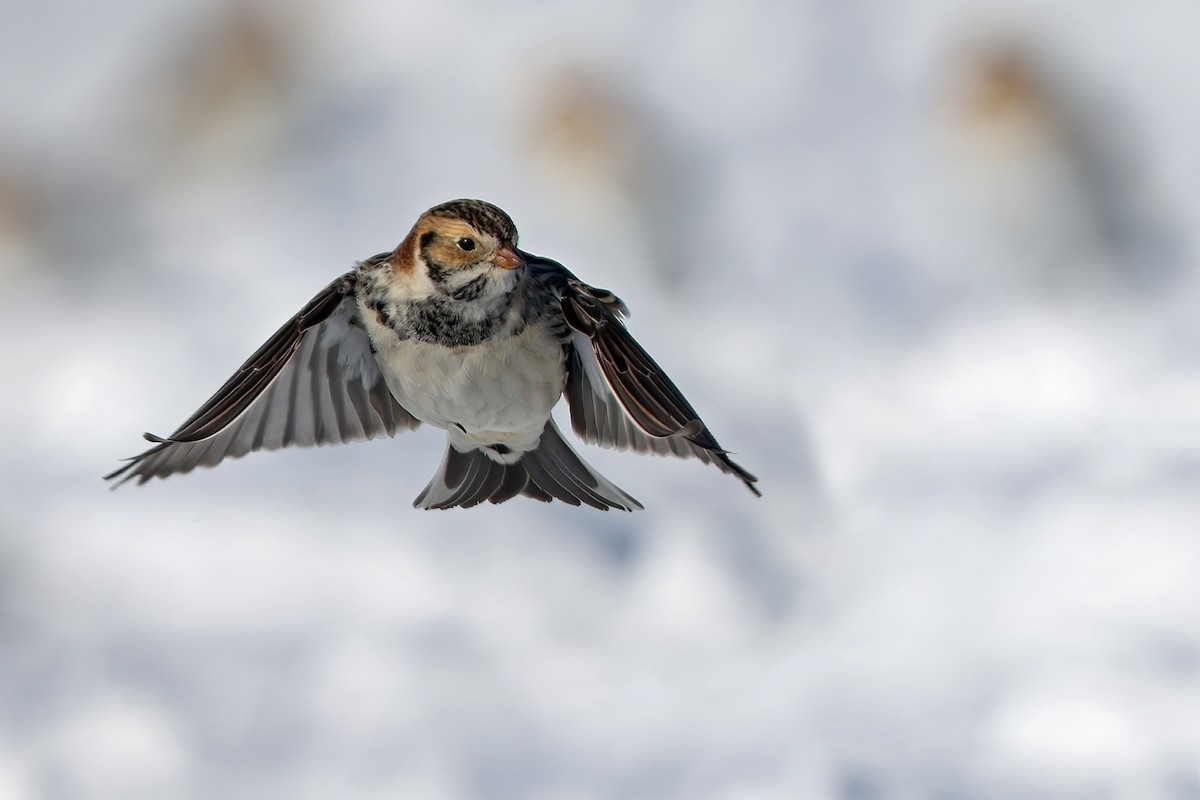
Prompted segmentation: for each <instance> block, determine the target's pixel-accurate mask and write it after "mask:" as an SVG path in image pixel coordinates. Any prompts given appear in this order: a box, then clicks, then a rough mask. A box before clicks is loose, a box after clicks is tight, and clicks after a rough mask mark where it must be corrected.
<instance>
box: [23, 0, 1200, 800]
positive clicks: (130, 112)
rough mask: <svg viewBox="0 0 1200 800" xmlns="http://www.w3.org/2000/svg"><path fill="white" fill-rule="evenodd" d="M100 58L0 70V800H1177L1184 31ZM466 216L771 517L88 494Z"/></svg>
mask: <svg viewBox="0 0 1200 800" xmlns="http://www.w3.org/2000/svg"><path fill="white" fill-rule="evenodd" d="M100 9H101V7H99V6H91V5H88V4H85V3H79V2H77V1H76V0H64V1H63V2H59V3H53V4H40V5H39V4H25V5H24V6H21V7H19V8H14V9H11V10H10V12H9V13H8V15H7V17H8V24H6V25H4V26H0V43H2V44H3V47H0V66H3V67H4V68H3V69H0V113H2V114H3V117H4V119H6V120H8V122H7V124H6V125H5V126H4V129H3V130H2V131H0V276H3V278H4V280H5V285H6V287H7V288H6V289H5V291H4V292H3V293H0V311H2V312H3V313H2V314H0V334H2V335H0V359H2V361H3V363H4V364H5V366H6V368H7V375H8V381H7V384H6V385H7V386H8V390H7V391H6V392H5V400H4V403H3V405H2V406H0V411H2V415H0V425H2V426H3V429H2V432H3V435H4V441H5V444H6V446H5V448H3V450H2V451H0V468H2V469H3V472H4V482H5V486H6V490H7V494H6V499H7V502H6V503H4V504H3V506H2V507H0V797H5V798H8V797H12V798H18V799H19V800H24V798H42V797H46V798H93V797H95V798H101V797H105V798H107V797H123V798H143V797H144V798H161V797H178V798H189V797H197V798H201V797H214V796H222V797H255V798H276V797H278V798H307V797H313V798H317V797H322V798H324V797H330V796H354V797H367V798H370V797H397V796H399V797H414V798H416V797H419V798H458V797H489V798H535V799H536V798H554V799H556V800H557V799H558V798H567V799H568V800H569V799H571V798H580V800H585V799H590V798H622V800H625V799H627V798H653V799H654V800H669V799H670V798H689V799H691V798H730V799H731V800H733V799H737V800H740V799H743V798H745V799H749V798H756V799H758V798H761V799H763V800H766V799H767V798H797V797H800V798H847V799H848V800H850V799H855V800H858V799H865V798H927V797H958V798H971V800H975V799H976V798H980V799H981V800H988V799H989V798H1005V799H1006V800H1007V799H1008V798H1030V799H1031V800H1032V798H1038V799H1039V800H1041V799H1043V798H1055V799H1057V798H1064V799H1074V798H1093V797H1112V798H1181V799H1182V798H1197V797H1200V724H1197V722H1196V720H1197V719H1200V613H1198V611H1200V581H1197V580H1196V576H1197V574H1200V535H1198V534H1197V528H1198V525H1197V522H1196V521H1197V520H1200V492H1197V491H1196V485H1197V481H1198V480H1200V410H1198V409H1200V355H1197V354H1198V353H1200V314H1197V313H1196V308H1197V307H1198V305H1200V303H1198V301H1200V281H1198V280H1197V274H1196V269H1195V267H1194V264H1193V261H1194V258H1195V255H1194V254H1195V250H1196V246H1197V244H1200V237H1198V236H1197V231H1198V230H1200V224H1198V223H1200V219H1198V218H1197V211H1196V209H1198V208H1200V192H1198V190H1197V188H1196V181H1195V177H1196V175H1198V174H1200V149H1197V148H1196V147H1195V142H1196V141H1197V140H1198V139H1200V106H1198V105H1197V104H1196V103H1195V102H1194V97H1193V95H1194V92H1193V91H1192V88H1191V87H1194V86H1195V85H1197V80H1200V56H1198V55H1197V53H1196V50H1195V46H1194V32H1195V30H1196V29H1197V28H1196V26H1197V24H1198V23H1200V17H1198V16H1197V11H1196V7H1195V4H1194V3H1189V2H1186V1H1185V0H1157V1H1156V2H1148V3H1108V4H1104V7H1103V8H1102V9H1101V8H1098V7H1097V6H1096V5H1095V4H1093V3H1084V2H1076V1H1074V0H1059V1H1058V2H1053V3H1028V2H1027V3H1012V4H1004V5H1003V6H1001V5H999V4H990V3H985V2H973V3H960V2H953V0H905V2H898V3H885V2H880V1H879V0H863V1H862V2H850V3H817V2H800V3H790V4H789V3H778V2H770V1H769V0H745V1H744V2H739V3H736V4H735V3H731V2H715V3H709V4H699V5H697V4H685V3H679V2H670V3H663V4H651V5H646V4H640V3H633V2H610V3H597V2H587V3H578V4H556V5H543V4H535V3H530V2H523V3H518V4H508V5H505V6H500V5H487V4H483V3H478V2H472V1H471V0H448V1H447V2H440V3H436V4H433V3H430V4H424V5H409V4H399V5H397V4H386V3H379V2H376V1H374V0H358V1H357V2H350V3H338V4H334V3H329V2H325V0H310V1H309V2H307V3H294V4H285V3H280V2H261V3H257V4H231V3H215V4H214V3H201V2H198V0H185V1H184V2H178V3H174V4H171V5H170V7H169V8H168V7H167V6H161V5H160V4H154V3H147V2H137V0H123V1H122V2H114V3H108V4H104V6H103V13H101V11H100ZM461 196H478V197H482V198H484V199H487V200H491V201H493V202H496V203H497V204H499V205H501V206H502V207H504V208H505V209H506V210H508V211H509V212H510V213H511V214H512V216H513V217H514V219H515V220H516V222H517V224H518V226H519V227H520V229H521V237H522V238H521V244H522V246H523V247H524V248H526V249H528V250H531V251H533V252H537V253H541V254H545V255H548V256H551V257H553V258H556V259H558V260H561V261H562V262H564V263H565V264H567V265H568V266H569V267H570V268H572V269H573V270H575V271H576V272H577V273H578V274H579V275H580V276H581V277H582V278H583V279H584V280H587V281H589V282H593V283H595V284H597V285H600V286H605V287H608V288H611V289H613V290H614V291H616V292H617V293H618V294H619V295H621V297H622V298H623V299H624V300H625V301H626V302H627V303H628V304H629V305H630V307H631V309H632V312H633V316H632V319H631V321H630V325H631V327H632V329H633V331H634V333H635V334H636V335H637V336H638V337H639V339H640V340H641V341H642V342H643V343H644V344H645V345H646V346H647V348H648V349H649V350H650V351H651V352H652V353H653V354H654V355H655V357H656V358H657V359H658V360H659V361H660V363H662V364H663V365H664V366H665V367H666V368H667V370H668V371H669V372H670V374H671V375H672V376H673V377H674V378H675V379H676V381H677V382H678V383H679V384H680V386H681V387H682V388H683V390H684V391H685V393H686V394H687V395H688V397H689V398H690V399H691V400H692V402H693V403H694V405H696V407H697V408H698V409H699V410H700V412H701V413H702V414H703V416H704V417H705V419H706V421H707V422H708V423H709V425H710V426H711V428H712V429H713V431H714V432H715V433H716V435H717V436H718V438H719V439H720V441H721V442H722V444H724V445H725V446H726V447H728V448H729V449H730V450H732V451H734V452H735V453H736V457H737V459H738V460H739V462H741V463H742V464H744V465H745V466H746V467H747V468H748V469H750V470H751V471H752V472H755V473H756V474H758V476H759V477H760V478H761V484H760V485H761V487H762V489H763V492H764V497H763V498H762V499H761V500H756V499H755V498H753V497H752V496H751V495H750V494H749V493H748V492H746V491H745V489H744V488H742V487H741V486H739V485H738V483H737V482H736V481H734V480H732V479H731V478H730V477H729V476H726V475H722V474H720V473H719V472H717V471H716V470H715V469H712V468H706V467H704V466H703V465H701V464H698V463H695V462H683V461H675V460H669V459H665V458H653V457H646V456H637V455H634V454H630V453H615V452H611V451H602V450H598V449H596V448H591V447H586V446H582V445H581V446H580V450H581V452H583V453H584V454H585V456H586V457H587V458H588V460H589V461H590V462H591V463H592V464H594V465H595V466H596V467H597V469H599V470H600V471H601V472H602V473H603V474H605V475H606V476H607V477H609V478H610V479H611V480H613V481H614V482H615V483H617V484H618V485H620V486H622V487H624V488H626V489H627V490H629V491H630V492H631V493H632V494H633V495H634V496H635V497H637V498H638V499H639V500H641V501H642V502H643V503H644V504H645V505H646V507H647V510H646V511H644V512H640V513H637V514H632V515H626V514H614V513H609V514H601V513H598V512H591V511H589V510H586V509H575V508H570V507H565V506H562V505H561V504H557V503H556V504H553V505H549V506H546V505H542V504H538V503H534V502H532V501H514V502H512V503H509V504H507V505H505V506H502V507H496V508H493V507H486V508H476V509H472V510H469V511H465V512H444V513H440V512H417V511H415V510H413V509H411V508H410V502H411V499H412V498H413V497H414V496H415V495H416V494H417V493H418V492H419V491H420V489H421V488H422V487H423V486H424V485H425V483H426V481H427V480H428V478H429V476H430V475H431V474H432V472H433V470H434V468H435V467H436V465H437V463H438V460H439V458H440V456H441V452H442V448H443V446H444V445H443V442H442V436H441V435H440V434H438V433H436V432H433V431H429V430H421V431H416V432H413V433H406V434H404V435H402V436H401V437H398V438H397V439H395V440H392V441H381V442H373V443H369V444H363V445H355V446H348V447H344V448H332V449H330V448H323V449H317V450H313V451H295V452H290V451H289V452H280V453H271V454H254V455H251V456H249V457H247V458H246V459H242V460H239V461H235V462H230V463H227V464H223V465H221V466H220V468H218V469H216V470H202V471H198V472H196V473H193V474H191V475H187V476H181V477H176V478H172V479H170V480H168V481H161V482H155V483H153V484H151V485H148V486H145V487H140V488H139V487H133V486H128V487H125V488H123V489H122V490H120V491H118V492H109V491H108V488H107V487H106V486H105V485H104V484H103V483H102V481H101V480H100V477H99V476H100V475H102V474H104V473H106V472H108V471H110V470H111V469H113V468H114V467H115V466H116V464H117V459H119V458H120V457H122V456H127V455H132V454H134V453H135V452H137V451H138V450H139V448H140V447H141V445H142V442H141V440H140V438H139V434H140V433H141V432H142V431H143V430H150V431H153V432H157V433H166V432H169V431H170V430H171V429H173V428H174V427H175V426H176V425H177V424H178V423H179V422H180V421H181V420H182V419H184V418H185V417H186V416H187V415H188V414H189V413H190V412H191V411H192V410H193V409H194V408H195V407H196V405H197V404H199V403H200V402H202V401H203V400H204V398H206V397H207V396H208V395H209V394H210V393H211V392H212V391H213V390H214V389H215V388H216V387H217V386H219V385H220V383H221V382H222V381H223V380H224V379H225V378H226V377H227V376H228V374H229V373H230V372H231V371H232V369H233V368H235V367H236V366H237V365H238V364H239V363H240V362H241V360H242V359H244V358H245V357H246V356H247V355H248V354H249V353H250V352H252V351H253V350H254V348H256V347H257V346H258V345H259V344H260V343H261V342H262V341H263V340H264V339H265V338H266V337H267V336H269V335H270V333H271V332H273V331H274V330H275V328H276V327H277V326H278V325H279V324H280V323H281V322H282V321H283V320H284V319H286V318H287V317H288V316H290V315H291V314H292V313H294V312H295V311H296V310H297V309H298V308H300V307H301V305H303V303H304V302H306V301H307V300H308V298H309V297H311V296H312V294H313V293H315V292H316V291H317V290H319V289H320V288H321V287H322V286H324V285H325V284H326V283H327V282H328V280H330V279H331V278H332V277H334V276H335V275H336V274H338V273H339V272H341V271H343V270H345V269H347V268H348V267H349V266H350V265H351V264H352V263H353V262H354V261H355V260H357V259H361V258H365V257H367V256H370V255H372V254H374V253H376V252H380V251H382V250H386V249H390V248H391V247H393V246H394V245H395V244H396V243H397V242H398V241H399V240H400V238H402V237H403V236H404V234H405V233H406V232H407V230H408V228H409V226H410V225H411V224H412V221H413V220H414V219H415V218H416V216H417V214H419V213H420V212H421V211H422V210H424V209H425V208H427V207H428V206H431V205H433V204H435V203H438V202H441V201H444V200H447V199H450V198H453V197H461Z"/></svg>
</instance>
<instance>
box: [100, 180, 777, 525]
mask: <svg viewBox="0 0 1200 800" xmlns="http://www.w3.org/2000/svg"><path fill="white" fill-rule="evenodd" d="M517 238H518V237H517V228H516V226H515V225H514V223H513V221H512V219H511V218H510V217H509V216H508V214H507V213H505V212H504V211H502V210H501V209H500V208H498V207H497V206H495V205H492V204H491V203H487V202H484V201H482V200H470V199H461V200H452V201H450V202H446V203H442V204H440V205H437V206H434V207H433V208H431V209H429V210H428V211H426V212H425V213H424V214H422V215H421V216H420V217H419V218H418V220H417V222H416V224H415V225H414V226H413V228H412V230H411V231H410V232H409V233H408V235H407V236H406V237H405V238H404V240H403V241H402V242H401V243H400V244H399V245H398V246H397V247H396V248H395V249H394V250H392V251H389V252H384V253H379V254H378V255H375V256H372V257H370V258H368V259H365V260H364V261H361V262H358V263H357V264H356V265H355V266H354V268H353V269H352V270H351V271H349V272H347V273H345V274H343V275H341V276H340V277H338V278H336V279H335V280H334V281H333V282H332V283H330V284H329V285H328V286H326V287H325V288H324V289H322V290H321V291H320V292H318V293H317V295H316V296H315V297H313V299H312V300H311V301H309V303H308V304H307V305H306V306H304V308H302V309H301V310H300V311H299V313H297V314H296V315H295V316H294V317H292V318H291V319H290V320H288V322H287V323H285V324H284V325H283V327H281V328H280V329H279V330H278V331H276V333H275V334H274V335H273V336H271V338H270V339H268V340H267V342H266V343H265V344H263V345H262V346H261V347H260V348H259V349H258V350H257V351H255V352H254V354H253V355H251V356H250V358H249V359H247V360H246V362H245V363H244V364H243V365H242V366H241V367H240V368H239V369H238V370H237V372H235V373H234V374H233V376H232V377H230V378H229V380H227V381H226V382H225V384H224V385H223V386H221V388H220V389H218V390H217V392H216V393H215V394H214V395H213V396H212V397H211V398H209V399H208V401H207V402H205V403H204V405H202V406H201V407H200V408H199V409H198V410H197V411H196V412H195V413H194V414H192V416H191V417H189V418H188V419H187V420H186V421H185V422H184V423H183V424H182V425H180V426H179V428H178V429H177V430H176V431H175V432H174V433H172V434H171V435H170V436H168V437H160V436H155V435H154V434H150V433H147V434H144V438H145V439H146V440H147V441H149V442H151V443H152V444H153V447H151V448H150V449H148V450H146V451H145V452H143V453H142V454H141V455H138V456H135V457H133V458H131V459H127V461H128V463H126V464H125V465H124V466H122V467H120V468H119V469H117V470H115V471H113V472H111V473H109V474H108V475H106V476H104V477H105V480H108V481H113V488H116V487H117V486H120V485H122V484H124V483H125V482H127V481H130V480H135V479H136V481H137V483H139V484H144V483H146V482H147V481H149V480H150V479H152V478H165V477H167V476H169V475H173V474H176V473H186V472H190V471H192V470H193V469H194V468H196V467H200V466H203V467H212V466H215V465H216V464H218V463H220V462H221V461H223V460H225V459H227V458H239V457H241V456H244V455H246V454H247V453H250V452H253V451H257V450H275V449H279V448H283V447H306V446H313V445H329V444H340V443H344V442H352V441H362V440H368V439H375V438H378V437H381V436H389V437H391V436H395V435H396V434H397V433H399V432H403V431H408V430H414V429H416V428H417V427H419V426H420V425H421V424H422V423H424V424H426V425H430V426H433V427H435V428H440V429H442V430H445V431H446V439H447V441H446V451H445V455H444V456H443V458H442V461H441V464H440V466H439V467H438V469H437V472H436V473H435V474H434V476H433V478H432V479H431V480H430V482H429V484H428V485H427V486H426V487H425V488H424V490H423V491H421V493H420V494H419V495H417V497H416V499H415V500H414V501H413V506H414V507H417V508H422V509H448V508H454V507H464V508H468V507H471V506H475V505H478V504H480V503H482V502H484V501H485V500H486V501H488V502H490V503H493V504H496V503H503V502H505V501H507V500H510V499H512V498H514V497H516V496H518V495H521V496H525V497H529V498H533V499H534V500H540V501H544V502H551V501H552V500H559V501H561V502H564V503H567V504H570V505H573V506H579V505H581V504H584V505H588V506H591V507H593V508H597V509H600V510H608V509H619V510H624V511H633V510H635V509H641V508H643V506H642V504H641V503H640V502H638V501H637V500H636V499H634V498H633V497H632V496H631V495H629V494H628V493H627V492H625V491H624V490H623V489H621V488H619V487H617V486H616V485H615V484H613V483H612V482H611V481H609V480H608V479H607V478H605V477H604V476H602V475H601V474H600V473H599V472H597V471H596V470H595V469H593V468H592V467H591V466H590V465H588V464H587V462H586V461H584V460H583V458H582V457H580V456H579V455H578V454H577V453H576V452H575V450H574V449H573V448H572V447H571V446H570V445H569V444H568V443H567V442H566V441H565V440H564V439H563V436H562V433H561V431H560V430H559V428H558V426H557V425H556V423H555V420H554V418H553V417H552V415H551V409H553V408H554V406H555V405H556V404H557V403H558V401H559V399H560V398H561V397H563V396H564V395H565V396H566V399H567V404H568V406H569V409H570V420H571V427H572V429H573V430H574V431H575V433H576V434H577V435H578V436H579V437H580V438H581V439H582V440H583V441H585V442H588V443H592V444H596V445H600V446H602V447H610V448H616V449H618V450H633V451H636V452H643V453H655V454H660V455H673V456H678V457H682V458H696V459H699V460H700V461H702V462H705V463H708V464H712V465H714V466H716V467H717V468H718V469H720V470H721V471H723V472H725V473H728V474H731V475H733V476H734V477H736V478H737V479H739V480H740V481H741V482H742V483H743V484H744V485H745V486H746V487H747V488H748V489H749V490H750V491H751V492H752V493H753V494H754V495H755V496H761V492H760V491H759V489H758V487H757V486H755V483H756V482H757V480H758V479H757V478H756V477H755V476H754V475H752V474H750V473H749V472H747V471H746V470H745V469H743V468H742V467H741V466H740V465H738V464H737V463H735V462H734V461H733V460H732V459H731V458H730V457H729V453H728V452H727V451H726V450H724V449H723V448H722V447H721V446H720V445H719V444H718V443H717V440H716V439H715V438H714V437H713V435H712V433H711V432H710V431H709V430H708V427H707V426H706V425H705V424H704V422H703V421H702V420H701V419H700V416H699V415H698V414H697V413H696V411H695V409H693V408H692V406H691V404H690V403H689V402H688V401H687V399H686V398H684V396H683V394H682V393H681V392H680V391H679V389H678V388H677V387H676V386H675V384H674V383H673V382H672V381H671V379H670V378H669V377H668V376H667V375H666V373H664V372H663V370H662V368H661V367H659V365H658V364H657V363H656V362H655V361H654V359H653V358H651V356H650V355H649V354H648V353H647V352H646V351H645V350H644V349H643V348H642V347H641V345H639V344H638V343H637V341H635V339H634V338H633V336H632V335H631V334H630V332H629V330H628V328H627V327H626V325H625V319H626V318H627V316H628V313H629V310H628V308H627V306H626V305H625V303H624V302H622V301H621V300H620V299H619V298H618V297H617V296H616V295H614V294H613V293H612V292H610V291H608V290H606V289H599V288H597V287H595V286H590V285H588V284H586V283H584V282H582V281H581V280H579V279H578V278H577V277H575V275H574V274H573V273H572V272H570V271H569V270H568V269H567V268H566V267H564V266H563V265H562V264H560V263H558V262H557V261H554V260H552V259H549V258H545V257H542V256H537V255H534V254H532V253H528V252H525V251H523V250H520V249H518V248H517Z"/></svg>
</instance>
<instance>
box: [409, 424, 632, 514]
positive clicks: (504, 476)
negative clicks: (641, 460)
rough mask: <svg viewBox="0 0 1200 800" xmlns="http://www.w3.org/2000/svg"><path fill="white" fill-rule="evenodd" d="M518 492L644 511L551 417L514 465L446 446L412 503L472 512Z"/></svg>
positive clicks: (480, 452)
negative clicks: (586, 458)
mask: <svg viewBox="0 0 1200 800" xmlns="http://www.w3.org/2000/svg"><path fill="white" fill-rule="evenodd" d="M518 494H523V495H525V496H526V497H532V498H533V499H535V500H541V501H543V502H546V503H549V502H550V501H551V500H554V499H556V498H557V499H559V500H561V501H563V502H564V503H569V504H571V505H573V506H577V505H579V504H580V503H586V504H587V505H589V506H591V507H592V508H598V509H600V510H601V511H607V510H608V509H610V508H619V509H621V510H622V511H633V510H634V509H635V508H641V507H642V504H641V503H639V502H638V501H637V500H634V499H633V498H632V497H630V496H629V495H628V494H626V493H625V492H624V491H623V490H621V489H620V488H618V487H617V486H615V485H614V484H613V483H612V482H610V481H609V480H608V479H607V478H605V477H604V476H603V475H601V474H600V473H598V472H596V471H595V470H594V469H592V468H591V467H589V466H588V465H587V464H586V463H585V462H584V460H583V459H582V458H580V457H579V455H578V454H577V453H576V452H575V451H574V450H572V449H571V446H570V445H569V444H567V443H566V442H565V441H564V440H563V438H562V434H561V433H559V430H558V426H556V425H555V424H554V420H553V419H551V420H549V421H548V422H547V423H546V427H545V429H544V430H543V431H542V436H541V438H540V439H538V445H537V447H535V448H534V449H533V450H528V451H526V452H525V453H523V454H522V455H521V457H520V458H519V459H517V460H516V461H515V462H513V463H511V464H504V463H501V462H500V461H498V460H497V459H495V458H493V457H491V456H490V455H488V454H487V453H486V452H484V451H483V450H481V449H472V450H468V451H466V452H463V451H462V450H459V449H458V448H457V447H455V446H454V445H453V444H451V443H449V442H447V444H446V455H445V457H444V458H443V459H442V464H441V466H440V467H438V471H437V472H436V473H435V474H434V476H433V480H431V481H430V482H429V485H428V486H426V487H425V489H424V491H422V492H421V493H420V494H419V495H417V499H416V500H414V501H413V505H414V506H416V507H417V508H454V507H455V506H462V507H463V508H469V507H470V506H473V505H478V504H479V503H482V502H483V501H484V500H487V501H489V502H492V503H503V502H504V501H505V500H511V499H512V498H514V497H516V496H517V495H518Z"/></svg>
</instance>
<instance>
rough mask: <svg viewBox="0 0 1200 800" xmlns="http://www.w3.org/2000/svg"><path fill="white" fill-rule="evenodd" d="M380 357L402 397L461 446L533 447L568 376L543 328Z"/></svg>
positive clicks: (403, 348) (416, 346) (405, 345)
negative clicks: (476, 342)
mask: <svg viewBox="0 0 1200 800" xmlns="http://www.w3.org/2000/svg"><path fill="white" fill-rule="evenodd" d="M376 358H377V360H378V361H379V364H380V367H381V368H382V370H383V374H384V378H385V379H386V381H387V385H388V388H389V389H391V392H392V394H393V395H394V396H395V398H396V400H397V402H399V403H400V404H401V405H402V406H404V407H405V408H406V409H408V411H409V412H410V413H411V414H412V415H413V416H415V417H416V418H417V419H419V420H421V421H422V422H425V423H428V424H430V425H433V426H435V427H438V428H444V429H445V430H447V431H448V432H449V434H450V441H451V443H453V444H455V445H458V447H459V449H460V450H466V449H469V448H470V447H473V446H475V445H481V444H497V443H499V444H504V445H506V446H508V447H509V448H510V449H512V450H513V451H516V452H515V453H514V455H516V454H519V452H523V451H525V450H530V449H533V448H534V447H535V446H536V445H537V441H538V438H539V437H540V436H541V433H542V429H543V428H544V427H545V425H546V420H547V419H549V417H550V410H551V409H552V408H553V407H554V404H555V403H557V402H558V398H559V397H560V396H561V395H562V391H563V384H564V378H565V367H564V364H565V359H564V357H563V351H562V345H561V344H560V343H559V342H557V341H555V340H554V339H552V338H551V337H549V336H548V335H547V334H546V332H545V331H544V330H541V329H538V328H537V327H536V326H530V327H529V328H527V329H526V330H525V331H523V332H522V333H520V334H518V335H517V336H512V337H509V338H505V339H499V340H494V341H490V342H484V343H482V344H479V345H475V346H472V347H455V348H450V347H444V346H442V345H437V344H429V343H425V342H417V341H412V340H407V341H401V342H396V343H395V344H394V345H393V346H391V347H388V348H381V349H379V351H378V352H377V354H376Z"/></svg>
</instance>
